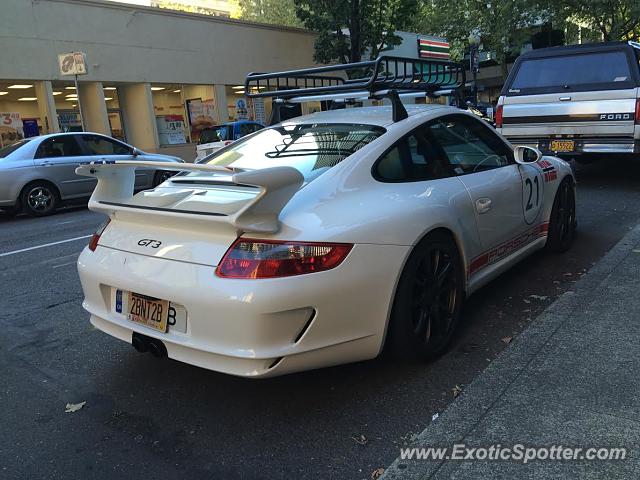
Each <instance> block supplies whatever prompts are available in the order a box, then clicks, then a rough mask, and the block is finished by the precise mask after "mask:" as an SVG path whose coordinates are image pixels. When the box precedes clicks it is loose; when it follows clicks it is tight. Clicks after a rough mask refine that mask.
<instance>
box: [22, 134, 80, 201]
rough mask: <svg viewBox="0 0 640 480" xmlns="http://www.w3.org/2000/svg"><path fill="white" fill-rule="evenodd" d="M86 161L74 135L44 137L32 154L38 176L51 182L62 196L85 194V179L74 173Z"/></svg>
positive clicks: (70, 196) (69, 196)
mask: <svg viewBox="0 0 640 480" xmlns="http://www.w3.org/2000/svg"><path fill="white" fill-rule="evenodd" d="M84 161H87V158H86V156H85V152H84V150H83V149H82V147H81V145H80V144H79V143H78V140H77V138H76V135H68V134H63V135H56V136H53V137H49V138H46V139H44V140H43V141H42V142H40V145H38V148H37V150H36V153H35V155H34V167H35V168H36V170H37V174H38V177H39V178H42V179H45V180H49V181H50V182H53V183H54V184H55V185H56V186H57V187H58V189H59V190H60V196H61V197H62V198H72V197H76V196H82V195H83V194H86V193H85V192H86V189H87V183H88V182H87V180H86V179H85V177H80V176H78V175H76V168H77V167H78V166H79V165H80V164H81V163H83V162H84Z"/></svg>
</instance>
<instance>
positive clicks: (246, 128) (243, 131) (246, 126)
mask: <svg viewBox="0 0 640 480" xmlns="http://www.w3.org/2000/svg"><path fill="white" fill-rule="evenodd" d="M252 132H253V125H252V124H250V123H242V124H241V125H240V136H241V137H244V136H245V135H249V134H250V133H252Z"/></svg>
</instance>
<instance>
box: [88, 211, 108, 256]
mask: <svg viewBox="0 0 640 480" xmlns="http://www.w3.org/2000/svg"><path fill="white" fill-rule="evenodd" d="M110 221H111V219H110V218H107V220H106V221H105V222H104V223H103V224H102V225H100V226H99V227H98V229H97V230H96V232H95V233H94V234H93V235H91V240H89V250H91V251H92V252H95V251H96V248H98V242H99V241H100V235H102V232H104V229H105V228H107V225H109V222H110Z"/></svg>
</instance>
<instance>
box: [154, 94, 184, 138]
mask: <svg viewBox="0 0 640 480" xmlns="http://www.w3.org/2000/svg"><path fill="white" fill-rule="evenodd" d="M151 95H152V97H153V109H154V111H155V117H156V126H157V127H158V138H159V140H160V146H161V147H162V146H167V145H181V144H185V143H189V139H190V136H189V132H188V129H187V118H186V112H185V107H184V102H183V101H182V98H183V92H182V86H181V85H176V84H153V85H151Z"/></svg>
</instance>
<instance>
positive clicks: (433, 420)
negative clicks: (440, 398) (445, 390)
mask: <svg viewBox="0 0 640 480" xmlns="http://www.w3.org/2000/svg"><path fill="white" fill-rule="evenodd" d="M438 417H439V414H437V413H434V414H433V415H432V416H431V421H432V422H435V421H436V420H437V419H438Z"/></svg>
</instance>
